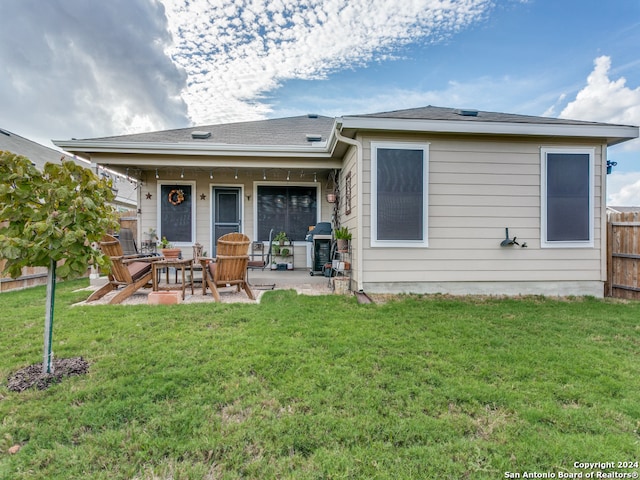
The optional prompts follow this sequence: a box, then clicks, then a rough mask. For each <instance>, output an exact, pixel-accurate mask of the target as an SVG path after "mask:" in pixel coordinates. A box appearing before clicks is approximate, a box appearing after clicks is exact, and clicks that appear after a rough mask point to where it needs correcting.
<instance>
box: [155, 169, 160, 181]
mask: <svg viewBox="0 0 640 480" xmlns="http://www.w3.org/2000/svg"><path fill="white" fill-rule="evenodd" d="M159 178H160V175H158V169H157V168H156V180H157V179H159Z"/></svg>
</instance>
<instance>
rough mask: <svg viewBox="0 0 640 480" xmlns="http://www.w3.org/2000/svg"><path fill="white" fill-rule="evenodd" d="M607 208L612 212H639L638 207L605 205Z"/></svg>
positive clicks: (639, 208)
mask: <svg viewBox="0 0 640 480" xmlns="http://www.w3.org/2000/svg"><path fill="white" fill-rule="evenodd" d="M607 210H608V211H609V212H612V213H634V212H640V207H633V206H631V207H615V206H610V205H607Z"/></svg>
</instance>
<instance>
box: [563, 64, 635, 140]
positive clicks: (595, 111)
mask: <svg viewBox="0 0 640 480" xmlns="http://www.w3.org/2000/svg"><path fill="white" fill-rule="evenodd" d="M610 69H611V58H610V57H608V56H601V57H598V58H596V59H595V61H594V69H593V71H592V72H591V74H590V75H589V77H587V85H586V86H585V87H584V88H583V89H582V90H580V91H579V92H578V94H577V95H576V99H575V100H574V101H572V102H569V104H568V105H567V106H566V107H565V109H564V110H563V111H562V113H561V114H560V117H561V118H571V119H575V120H591V121H600V122H607V123H617V124H622V125H640V87H636V88H630V87H628V86H627V84H626V83H627V80H626V79H625V78H624V77H620V78H618V79H615V80H613V79H610V78H609V71H610ZM623 148H624V150H633V151H640V141H639V140H632V141H630V142H627V143H625V144H624V147H623Z"/></svg>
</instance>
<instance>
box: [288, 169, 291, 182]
mask: <svg viewBox="0 0 640 480" xmlns="http://www.w3.org/2000/svg"><path fill="white" fill-rule="evenodd" d="M290 178H291V170H289V171H288V172H287V182H288V181H289V179H290Z"/></svg>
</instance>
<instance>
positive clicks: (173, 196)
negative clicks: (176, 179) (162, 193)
mask: <svg viewBox="0 0 640 480" xmlns="http://www.w3.org/2000/svg"><path fill="white" fill-rule="evenodd" d="M182 202H184V191H183V190H182V189H174V190H171V191H170V192H169V203H170V204H171V205H180V204H181V203H182Z"/></svg>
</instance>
